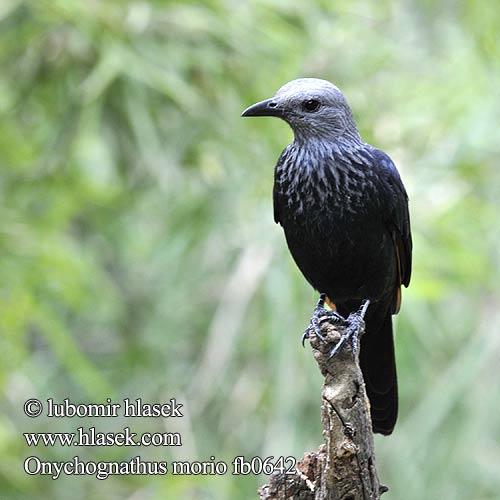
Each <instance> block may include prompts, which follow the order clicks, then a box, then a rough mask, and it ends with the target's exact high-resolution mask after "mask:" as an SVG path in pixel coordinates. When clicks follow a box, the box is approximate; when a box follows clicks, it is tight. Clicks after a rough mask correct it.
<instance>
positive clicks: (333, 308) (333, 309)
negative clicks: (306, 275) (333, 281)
mask: <svg viewBox="0 0 500 500" xmlns="http://www.w3.org/2000/svg"><path fill="white" fill-rule="evenodd" d="M325 302H326V303H327V304H328V307H329V308H330V309H331V310H332V311H336V310H337V306H336V305H335V304H334V303H333V302H332V301H331V300H330V299H329V298H328V297H326V299H325Z"/></svg>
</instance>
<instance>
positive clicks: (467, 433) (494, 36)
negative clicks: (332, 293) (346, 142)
mask: <svg viewBox="0 0 500 500" xmlns="http://www.w3.org/2000/svg"><path fill="white" fill-rule="evenodd" d="M0 62H1V68H2V70H1V72H0V159H1V161H0V168H1V169H2V170H1V177H0V189H1V202H0V203H1V218H0V245H1V258H0V282H1V290H0V309H1V311H0V325H1V336H0V351H1V357H2V362H1V365H0V383H1V391H2V399H1V406H2V411H1V415H0V454H1V456H2V460H1V463H0V496H1V498H2V499H34V500H37V499H42V498H53V499H67V498H68V497H71V498H72V499H73V500H79V499H88V498H103V499H122V498H126V499H134V500H139V499H160V498H161V499H179V498H182V499H188V500H189V499H217V500H218V499H222V500H224V499H247V498H248V499H250V498H257V494H256V488H257V487H258V486H259V485H261V484H263V483H265V482H266V477H265V476H260V477H258V476H257V477H256V476H254V475H249V476H233V475H231V474H227V475H224V476H220V477H210V476H197V477H194V476H192V477H189V476H170V475H167V476H161V477H152V476H115V477H110V478H108V479H106V480H102V481H99V480H97V479H96V478H95V477H85V476H78V477H76V476H69V477H68V476H65V477H61V478H60V479H58V480H55V481H54V480H52V479H50V477H47V476H45V477H41V476H27V475H26V474H25V472H24V470H23V461H24V459H25V458H26V457H28V456H30V455H36V456H39V457H40V459H42V460H57V461H67V460H71V459H72V458H73V456H75V455H76V454H78V455H79V456H80V458H81V459H82V460H129V459H130V458H132V457H134V456H137V455H140V456H141V458H142V459H143V460H166V461H168V462H170V461H172V460H181V459H182V460H200V461H202V460H208V459H209V457H210V456H215V459H216V460H225V461H227V462H230V461H232V459H233V458H234V457H235V456H238V455H245V456H246V457H253V456H255V455H259V456H261V457H267V456H270V455H273V456H275V457H277V456H281V455H283V456H288V455H293V456H295V457H298V458H300V457H301V456H302V454H303V453H304V452H306V451H310V450H314V449H316V448H317V446H318V445H319V444H320V443H321V442H322V436H321V426H320V409H319V408H320V386H321V381H322V378H321V375H320V374H319V372H318V370H317V367H316V363H315V362H314V361H313V359H312V357H311V354H310V352H309V348H308V346H306V349H305V350H304V349H302V347H301V346H300V337H301V334H302V331H303V329H304V328H305V327H306V326H307V324H308V320H309V317H310V314H311V311H312V308H313V305H314V304H315V301H316V300H317V296H316V294H315V293H314V292H313V290H312V289H311V288H310V287H309V285H308V284H307V283H306V282H305V280H304V279H303V278H302V276H301V275H300V273H299V271H298V270H297V269H296V267H295V265H294V263H293V262H292V259H291V257H290V256H289V253H288V250H287V248H286V245H285V241H284V237H283V235H282V231H281V228H280V227H278V226H276V225H275V224H274V222H273V214H272V201H271V190H272V179H273V166H274V164H275V161H276V159H277V157H278V155H279V153H280V152H281V150H282V149H283V148H284V147H285V146H286V145H287V144H288V143H289V142H290V140H291V138H292V134H291V131H290V130H289V129H288V127H287V126H286V124H285V123H283V122H280V121H279V120H271V119H252V120H248V119H246V120H243V119H241V118H240V113H241V111H242V110H243V109H244V108H245V107H246V106H248V105H250V104H252V103H254V102H256V101H258V100H261V99H264V98H267V97H270V96H272V95H273V94H274V92H275V91H276V90H277V89H278V88H279V87H280V86H281V85H282V84H283V83H285V82H287V81H289V80H291V79H294V78H297V77H301V76H311V77H319V78H325V79H328V80H331V81H333V82H335V83H336V84H337V85H338V86H339V87H340V88H341V89H342V90H343V91H344V93H345V94H346V96H347V99H348V100H349V102H350V104H351V106H352V108H353V112H354V115H355V118H356V120H357V123H358V125H359V128H360V131H361V134H362V136H363V138H364V139H365V140H366V141H367V142H370V143H372V144H375V145H376V146H378V147H380V148H381V149H384V150H385V151H387V152H388V153H389V154H390V156H391V157H392V158H393V159H394V161H395V162H396V164H397V165H398V168H399V170H400V172H401V175H402V177H403V179H404V182H405V184H406V187H407V190H408V193H409V196H410V203H411V205H410V207H411V208H410V209H411V217H412V228H413V236H414V269H413V277H412V283H411V286H410V288H409V289H408V290H405V291H404V300H403V307H402V311H401V313H400V314H399V316H398V317H397V318H396V319H395V330H396V346H397V358H398V372H399V385H400V408H401V409H400V418H399V422H398V425H397V426H396V430H395V432H394V434H393V435H392V436H391V437H388V438H383V437H379V436H377V438H376V449H377V460H378V466H379V474H380V477H381V480H382V482H383V483H384V484H387V485H389V487H390V491H389V493H387V494H386V495H384V498H386V499H387V500H391V499H394V500H395V499H401V498H405V499H406V500H413V499H415V500H421V499H423V498H425V499H443V498H446V499H464V500H465V499H468V500H470V499H477V500H479V499H481V500H486V499H498V498H500V495H499V493H498V492H499V491H500V418H499V414H500V395H499V394H500V391H499V388H498V387H499V386H498V384H499V381H498V374H499V370H498V366H499V364H500V307H499V305H500V302H499V301H500V285H499V281H500V272H499V267H500V251H499V248H500V247H499V243H500V241H499V240H500V221H499V217H498V210H499V208H498V205H499V199H500V168H499V166H500V126H499V117H500V4H498V2H493V1H490V2H488V1H485V2H476V1H475V0H463V1H459V0H456V1H454V0H449V1H446V2H432V1H423V2H421V1H416V0H406V1H390V0H381V1H379V2H372V1H369V0H357V1H352V0H339V1H337V2H335V7H332V2H329V1H321V0H317V1H314V2H313V1H311V2H303V1H300V0H287V1H284V0H270V1H264V0H248V1H245V0H242V1H236V0H226V1H224V0H212V1H210V0H207V1H205V2H182V1H160V0H157V1H149V2H148V1H128V2H127V1H118V0H116V1H106V2H102V1H98V0H87V1H85V2H81V1H79V0H50V1H49V0H38V1H36V2H30V1H21V0H3V1H2V3H1V4H0ZM29 397H36V398H38V399H40V400H42V401H44V400H45V399H46V398H49V397H52V398H54V400H56V401H62V400H63V399H64V398H70V399H71V401H72V402H75V403H82V402H104V401H105V399H106V398H107V397H110V398H112V399H113V400H114V401H121V400H122V399H123V398H125V397H128V398H131V399H135V398H137V397H141V398H142V399H143V401H147V402H163V401H168V400H169V399H170V398H171V397H175V398H177V400H178V401H179V402H181V403H183V404H184V407H183V412H184V417H183V418H178V419H175V420H174V419H135V420H131V419H124V418H122V417H119V418H117V419H102V418H101V419H90V420H89V419H69V418H65V419H58V420H55V419H48V418H46V417H39V418H38V419H30V418H28V417H26V416H25V415H24V414H23V411H22V407H23V402H24V401H25V400H26V399H27V398H29ZM80 425H84V426H91V425H92V426H95V427H96V428H97V430H98V431H106V430H110V431H115V432H116V431H118V430H120V429H123V427H125V426H130V427H131V429H132V431H134V432H138V433H140V432H145V431H148V432H165V431H172V432H174V431H175V432H180V433H181V434H182V440H183V446H182V447H179V448H173V447H170V448H168V447H167V448H161V447H160V448H154V447H150V448H134V449H133V448H124V447H122V448H118V447H115V448H80V449H79V448H73V449H69V448H64V447H61V446H56V447H53V448H50V447H49V448H45V447H43V446H39V447H38V448H28V446H27V445H26V443H25V441H24V438H23V436H22V432H47V431H60V432H62V431H68V432H71V431H74V430H75V429H76V427H78V426H80Z"/></svg>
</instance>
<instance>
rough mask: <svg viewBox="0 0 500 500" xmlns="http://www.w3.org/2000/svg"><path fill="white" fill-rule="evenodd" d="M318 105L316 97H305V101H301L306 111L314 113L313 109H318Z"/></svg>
mask: <svg viewBox="0 0 500 500" xmlns="http://www.w3.org/2000/svg"><path fill="white" fill-rule="evenodd" d="M319 107H320V102H319V101H318V100H316V99H307V101H304V102H303V103H302V108H303V109H304V111H307V112H308V113H314V112H315V111H318V109H319Z"/></svg>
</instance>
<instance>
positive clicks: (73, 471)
mask: <svg viewBox="0 0 500 500" xmlns="http://www.w3.org/2000/svg"><path fill="white" fill-rule="evenodd" d="M182 407H183V405H182V404H181V403H179V402H178V401H177V400H176V399H175V398H172V399H170V400H169V401H168V402H167V403H145V402H142V400H141V399H140V398H139V399H135V400H130V399H128V398H125V399H124V400H123V401H121V402H120V403H117V402H113V401H112V400H111V399H109V398H108V399H107V400H106V403H85V404H81V403H80V404H74V403H72V402H71V401H70V400H69V399H64V400H63V401H62V402H55V401H54V400H53V399H52V398H49V399H47V400H46V404H43V403H42V402H41V401H40V400H39V399H34V398H33V399H28V400H27V401H26V402H25V403H24V413H25V414H26V415H27V416H28V417H31V418H36V417H39V416H42V415H44V416H46V417H48V418H50V419H54V420H55V421H57V420H58V419H62V418H70V419H76V421H78V419H83V418H116V417H122V418H123V417H124V418H130V419H133V418H163V419H171V418H181V417H183V413H182ZM132 422H133V420H132ZM23 435H24V439H25V441H26V444H27V446H28V448H29V449H30V448H37V449H39V448H40V447H44V448H48V447H55V446H59V447H62V448H72V447H82V448H86V447H94V446H95V447H135V448H138V447H149V446H154V447H172V446H173V447H178V446H182V444H183V443H182V436H181V434H180V433H179V432H142V433H136V432H133V431H132V430H131V428H130V426H125V427H123V428H121V429H119V430H113V431H112V432H111V431H107V432H102V431H99V430H97V429H96V427H94V426H89V427H84V426H78V427H77V428H76V429H75V431H74V432H25V433H23ZM71 455H72V454H71ZM295 465H296V459H295V458H294V457H273V456H270V457H265V458H261V457H258V456H256V457H251V458H246V457H244V456H237V457H235V458H234V459H233V460H231V461H229V462H226V461H223V460H216V459H215V456H213V455H211V456H210V457H208V459H207V460H204V461H198V460H196V461H191V460H185V461H184V460H176V461H170V462H167V461H162V460H157V461H148V460H143V459H141V456H140V455H135V456H133V457H131V458H130V459H128V460H116V461H114V460H102V459H99V460H89V459H82V458H80V456H78V455H74V456H71V458H68V459H67V460H45V459H43V458H41V457H40V456H38V455H35V454H29V456H27V457H26V459H25V460H24V471H25V472H26V474H29V475H30V476H36V475H40V476H48V477H50V478H51V479H53V480H56V479H59V478H60V477H62V476H82V475H86V476H95V477H96V478H97V479H101V480H102V479H107V478H108V477H110V476H116V475H153V476H161V475H166V474H171V475H193V476H198V475H212V476H215V475H224V474H227V473H230V474H233V475H248V474H255V475H258V474H266V475H270V474H272V473H281V474H282V473H288V474H294V473H295V472H296V469H295Z"/></svg>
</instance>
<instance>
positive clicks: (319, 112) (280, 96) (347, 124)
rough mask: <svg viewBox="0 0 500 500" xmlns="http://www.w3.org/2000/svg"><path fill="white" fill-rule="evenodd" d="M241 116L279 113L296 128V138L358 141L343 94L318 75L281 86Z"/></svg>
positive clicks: (277, 114)
mask: <svg viewBox="0 0 500 500" xmlns="http://www.w3.org/2000/svg"><path fill="white" fill-rule="evenodd" d="M241 116H277V117H278V118H281V119H283V120H285V121H286V122H287V123H288V124H289V125H290V126H291V127H292V129H293V132H294V134H295V140H296V141H299V142H301V141H304V140H311V139H320V140H329V141H331V140H336V139H339V138H341V137H342V138H344V139H347V138H348V139H349V140H356V141H359V140H360V137H359V134H358V131H357V128H356V124H355V122H354V118H353V116H352V112H351V108H350V107H349V104H347V100H346V98H345V97H344V94H343V93H342V92H341V91H340V90H339V89H338V88H337V87H336V86H335V85H333V84H332V83H330V82H328V81H326V80H320V79H318V78H299V79H298V80H292V81H291V82H288V83H286V84H285V85H283V87H281V88H280V89H279V90H278V92H276V95H275V96H274V97H272V98H271V99H266V100H265V101H261V102H258V103H257V104H254V105H253V106H250V107H249V108H247V109H246V110H245V111H243V113H242V115H241Z"/></svg>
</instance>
